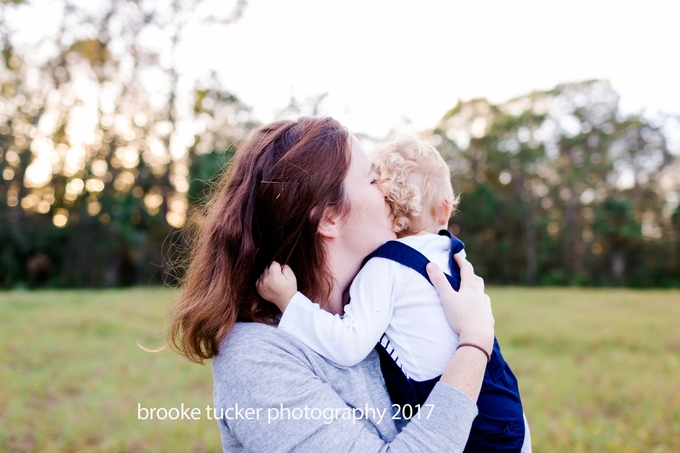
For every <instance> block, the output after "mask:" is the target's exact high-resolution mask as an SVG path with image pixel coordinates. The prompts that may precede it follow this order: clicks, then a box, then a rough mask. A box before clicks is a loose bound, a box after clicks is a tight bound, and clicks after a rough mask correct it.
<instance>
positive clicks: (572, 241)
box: [0, 0, 680, 288]
mask: <svg viewBox="0 0 680 453" xmlns="http://www.w3.org/2000/svg"><path fill="white" fill-rule="evenodd" d="M24 3H25V2H23V1H21V0H16V1H12V2H3V3H2V4H1V5H0V7H1V8H2V12H1V13H0V32H1V34H2V36H1V40H2V63H1V64H0V83H1V96H0V174H1V176H2V177H1V178H0V287H2V288H15V287H102V286H122V285H134V284H149V283H161V282H162V281H163V280H164V278H165V276H167V275H168V271H169V269H168V268H167V267H168V266H167V263H168V262H170V261H171V260H172V258H173V257H174V256H175V251H176V250H180V249H181V248H182V244H181V242H182V240H183V239H182V236H181V235H180V234H176V233H177V231H178V229H179V228H181V227H182V226H184V224H185V222H186V219H187V216H190V215H191V214H192V212H193V211H194V210H196V209H197V208H198V207H200V203H201V201H202V200H204V199H205V197H206V195H207V194H208V193H209V189H210V187H211V181H214V179H213V178H214V176H215V175H216V174H218V173H219V172H220V171H221V169H222V168H223V167H224V165H225V164H226V163H227V162H228V160H229V158H230V157H231V155H232V154H233V151H234V148H235V144H236V143H237V142H238V141H239V140H240V139H241V138H242V137H243V136H244V134H245V133H246V132H247V131H248V130H249V129H251V128H252V127H255V126H256V125H257V124H258V123H257V121H255V120H254V119H253V116H252V114H251V111H250V109H249V107H248V105H247V104H246V103H244V102H242V101H241V100H239V99H238V98H237V97H236V96H234V95H233V94H232V93H230V92H229V91H228V90H227V89H226V88H225V87H223V86H222V84H221V82H220V80H219V79H218V77H217V76H216V75H215V74H207V75H205V77H203V78H202V79H200V80H196V79H194V80H188V79H186V78H185V77H184V76H183V75H182V74H180V73H179V71H178V69H177V62H176V60H175V58H174V57H175V50H176V49H177V46H178V45H179V43H180V42H181V40H182V36H183V35H182V33H183V30H184V29H185V27H186V26H187V24H188V23H190V22H192V23H195V22H196V21H200V22H202V23H204V24H205V26H218V27H221V26H229V24H230V23H231V22H233V21H234V20H237V19H238V18H239V17H240V15H241V14H242V12H243V8H244V6H245V2H243V1H240V2H238V3H237V6H236V9H235V10H234V11H233V12H232V13H231V15H229V16H228V17H214V16H213V15H212V14H211V13H210V12H209V10H207V9H205V8H202V3H203V2H202V1H201V0H192V1H175V2H168V3H167V4H165V5H166V6H164V7H159V5H158V4H157V3H156V2H150V1H144V0H136V1H133V0H110V1H108V2H97V5H96V6H93V5H89V4H87V6H84V5H83V6H75V5H74V4H72V3H70V2H61V3H60V4H61V5H63V14H62V15H61V17H60V18H59V20H60V21H61V23H60V26H59V27H57V31H56V32H55V33H46V35H45V36H44V37H41V38H40V39H39V40H34V41H31V42H30V43H27V42H26V40H25V39H24V40H22V39H21V35H20V33H19V32H20V30H17V29H14V28H13V27H12V23H11V14H12V11H13V10H14V9H16V8H22V7H25V5H24ZM323 98H324V95H321V96H319V97H317V98H314V99H308V100H307V101H305V102H298V101H296V100H295V99H293V100H291V104H290V106H289V107H287V108H286V109H284V110H282V111H281V112H280V115H281V116H295V115H298V114H301V113H307V114H314V113H316V112H317V111H318V106H319V104H320V103H321V102H322V100H323ZM678 129H680V120H679V118H678V116H673V115H667V116H665V117H658V116H657V117H654V118H647V117H645V116H644V115H643V114H634V115H624V114H622V112H621V111H620V110H619V106H618V95H617V93H616V92H615V91H614V90H613V89H612V88H611V86H610V85H609V84H608V83H607V82H606V81H602V80H593V81H584V82H579V83H570V84H565V85H560V86H558V87H555V88H554V89H552V90H548V91H537V92H534V93H531V94H529V95H526V96H522V97H519V98H517V99H513V100H510V101H508V102H504V103H501V104H492V103H490V102H488V101H487V100H485V99H474V100H471V101H466V102H462V101H461V102H458V104H457V105H456V106H455V107H454V108H452V109H451V110H450V111H449V112H448V113H447V114H446V115H445V116H444V117H443V118H442V119H441V120H440V121H439V123H438V124H436V125H435V127H434V128H433V129H431V130H429V131H423V136H424V137H426V138H427V139H429V140H431V142H432V143H433V144H434V145H435V146H437V147H438V149H439V150H440V151H441V152H442V154H443V156H444V157H445V158H446V159H447V161H448V162H450V165H451V168H452V170H453V173H454V188H456V189H457V190H458V191H459V192H460V193H461V194H462V202H461V204H460V206H459V211H460V212H459V213H458V214H457V215H456V216H455V217H454V218H453V219H452V221H451V230H452V231H453V232H454V233H455V234H457V235H459V237H460V238H461V239H462V240H463V241H464V242H465V243H466V245H467V248H468V251H469V256H470V257H471V259H472V260H473V262H474V263H475V266H476V270H477V271H478V273H480V275H483V276H484V278H485V279H486V280H487V282H490V283H495V284H519V285H596V286H615V285H625V286H636V287H650V286H657V287H677V286H680V239H679V237H680V208H678V203H679V201H680V157H679V156H678V150H677V149H676V150H673V149H671V148H672V146H671V145H670V142H671V140H670V138H669V134H670V132H672V131H676V132H677V131H678ZM671 135H672V134H671Z"/></svg>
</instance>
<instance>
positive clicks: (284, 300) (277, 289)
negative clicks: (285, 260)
mask: <svg viewBox="0 0 680 453" xmlns="http://www.w3.org/2000/svg"><path fill="white" fill-rule="evenodd" d="M255 287H256V288H257V293H258V294H259V295H260V297H262V298H263V299H264V300H268V301H269V302H271V303H273V304H274V305H276V306H277V307H279V310H281V313H283V312H284V311H286V307H287V306H288V302H290V300H291V299H292V298H293V296H294V295H295V293H296V292H297V279H296V278H295V273H293V270H292V269H291V268H290V267H288V265H284V266H283V268H281V265H280V264H279V263H277V262H276V261H274V262H272V264H271V265H270V266H269V267H268V268H267V269H265V270H264V272H263V273H262V275H260V278H258V279H257V282H255Z"/></svg>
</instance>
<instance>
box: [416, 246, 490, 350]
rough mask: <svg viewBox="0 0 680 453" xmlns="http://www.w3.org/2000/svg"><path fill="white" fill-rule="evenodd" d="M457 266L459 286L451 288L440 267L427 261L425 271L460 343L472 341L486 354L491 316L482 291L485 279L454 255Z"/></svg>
mask: <svg viewBox="0 0 680 453" xmlns="http://www.w3.org/2000/svg"><path fill="white" fill-rule="evenodd" d="M454 258H455V260H456V263H458V266H459V267H460V289H459V291H458V292H456V291H454V290H453V288H451V285H450V284H449V282H448V281H447V280H446V277H445V276H444V273H443V272H442V271H441V269H439V267H438V266H437V265H436V264H434V263H430V264H428V265H427V273H428V275H429V277H430V280H431V281H432V284H433V285H434V287H435V288H436V289H437V292H438V293H439V297H441V300H442V305H443V306H444V311H445V313H446V318H447V319H448V321H449V324H450V325H451V328H452V329H453V330H454V331H455V332H456V333H458V334H459V335H460V342H461V343H473V344H476V345H478V346H481V347H483V348H484V349H485V350H486V351H488V352H489V353H490V352H491V350H492V349H493V340H494V329H493V326H494V319H493V313H492V312H491V299H489V296H487V295H486V294H485V293H484V280H483V279H482V278H481V277H478V276H476V275H475V273H474V269H473V268H472V264H470V262H469V261H468V260H466V259H465V258H464V257H461V256H459V255H455V256H454Z"/></svg>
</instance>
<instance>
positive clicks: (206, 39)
mask: <svg viewBox="0 0 680 453" xmlns="http://www.w3.org/2000/svg"><path fill="white" fill-rule="evenodd" d="M222 4H223V5H224V2H222ZM232 5H233V4H232ZM678 18H680V2H678V1H674V0H666V1H658V0H645V1H637V0H615V1H604V0H588V1H582V0H574V1H569V2H565V1H550V2H548V1H545V0H541V1H533V0H531V1H528V0H518V1H507V0H505V1H483V0H482V1H474V2H471V1H465V2H463V1H433V0H419V1H418V2H413V1H411V2H395V1H386V0H361V1H360V0H343V1H318V0H250V1H249V2H248V6H247V8H246V10H245V14H244V15H243V16H242V18H241V19H240V20H239V21H238V22H237V23H235V24H233V25H230V26H229V27H227V28H224V29H222V30H219V31H218V30H217V29H211V28H209V27H193V28H191V27H190V28H188V29H187V32H186V33H187V34H186V36H185V45H184V46H183V47H182V48H181V49H180V52H179V53H178V58H180V59H181V61H184V62H185V63H186V68H189V69H187V71H189V72H190V71H192V70H195V71H198V70H200V68H202V67H204V66H205V65H206V61H210V63H209V64H210V65H211V67H213V68H214V69H216V70H217V71H218V73H219V74H221V77H222V80H223V81H224V84H225V86H226V87H227V88H228V89H229V90H231V91H232V92H234V93H235V94H237V95H238V96H239V97H240V98H241V99H242V100H243V101H244V102H246V103H247V104H250V105H252V106H253V108H254V112H255V115H256V117H257V118H258V119H259V120H261V121H270V120H272V119H274V117H275V114H276V111H277V110H281V109H282V108H284V107H285V106H286V105H287V104H288V102H289V101H290V98H291V96H295V97H296V98H298V99H300V100H305V99H307V98H310V97H312V96H317V95H320V94H323V93H328V94H327V96H326V98H325V99H324V100H323V102H322V103H321V104H320V107H321V110H320V111H321V113H323V114H328V115H331V116H334V117H336V118H337V119H339V120H340V121H341V122H342V123H343V124H345V125H346V126H348V127H349V128H350V130H352V131H353V132H355V133H356V132H362V133H367V134H370V135H373V136H376V137H381V136H384V135H386V134H387V133H388V132H389V131H390V129H392V128H394V127H395V126H397V125H399V124H400V123H404V122H405V121H407V120H408V121H410V122H412V124H413V127H414V128H415V129H426V128H429V127H432V126H434V125H435V123H436V122H437V120H438V119H439V118H441V117H442V116H443V115H444V113H445V112H446V111H447V110H449V109H450V108H452V107H453V106H454V105H455V104H456V102H457V100H458V99H463V100H468V99H472V98H475V97H486V98H487V99H490V100H491V101H493V102H503V101H506V100H509V99H511V98H513V97H516V96H521V95H524V94H528V93H530V92H531V91H534V90H543V89H550V88H552V87H554V86H555V85H557V84H560V83H565V82H572V81H580V80H586V79H594V78H602V79H607V80H609V81H610V82H611V84H612V86H613V87H614V89H615V90H617V91H618V92H619V94H620V95H621V108H622V109H623V110H624V111H625V112H631V113H638V112H640V111H644V112H646V113H648V114H653V113H655V112H657V111H665V112H671V113H680V89H678V82H679V81H680V62H679V61H678V47H679V44H680V27H678V26H677V20H678ZM221 43H223V44H221ZM201 48H204V49H205V50H204V51H201ZM220 53H221V54H222V55H223V58H220Z"/></svg>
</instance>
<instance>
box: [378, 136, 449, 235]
mask: <svg viewBox="0 0 680 453" xmlns="http://www.w3.org/2000/svg"><path fill="white" fill-rule="evenodd" d="M372 157H373V164H374V165H375V168H376V172H377V173H378V174H379V175H380V189H381V190H382V192H383V193H384V194H385V199H386V200H387V202H388V203H389V204H390V207H391V208H392V213H393V214H394V225H393V227H392V229H393V230H394V232H395V233H397V235H398V236H399V237H403V236H409V235H412V234H416V233H418V232H420V231H422V230H423V229H424V228H427V227H428V225H423V224H422V222H420V220H421V219H420V217H421V216H422V214H423V209H425V210H428V211H429V214H430V215H431V216H432V217H436V215H437V214H436V213H437V210H438V209H439V208H440V207H441V206H442V205H443V204H444V203H447V202H448V203H451V208H452V210H451V212H453V211H454V210H455V207H456V206H457V205H458V202H459V197H458V196H456V195H455V194H454V192H453V188H452V186H451V174H450V170H449V166H448V165H447V164H446V162H444V159H443V158H442V156H441V155H440V154H439V152H438V151H437V150H436V149H435V147H434V146H432V144H430V143H428V142H426V141H424V140H421V139H417V138H413V137H408V136H406V137H402V138H399V139H397V140H394V141H392V142H389V143H385V144H383V145H381V146H379V147H378V148H377V149H376V150H375V151H374V153H373V155H372ZM428 211H426V212H428Z"/></svg>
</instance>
